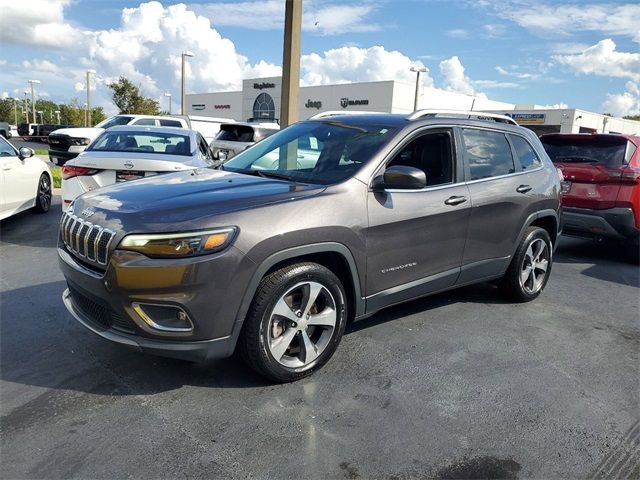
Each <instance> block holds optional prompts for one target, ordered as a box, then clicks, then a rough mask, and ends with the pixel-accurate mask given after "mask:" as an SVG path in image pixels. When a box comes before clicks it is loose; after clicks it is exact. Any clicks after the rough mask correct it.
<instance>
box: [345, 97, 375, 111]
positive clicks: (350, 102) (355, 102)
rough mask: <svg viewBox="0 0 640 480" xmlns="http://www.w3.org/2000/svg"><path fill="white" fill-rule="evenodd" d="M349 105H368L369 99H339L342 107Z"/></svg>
mask: <svg viewBox="0 0 640 480" xmlns="http://www.w3.org/2000/svg"><path fill="white" fill-rule="evenodd" d="M351 105H369V100H349V99H348V98H346V97H343V98H341V99H340V106H341V107H342V108H347V107H350V106H351Z"/></svg>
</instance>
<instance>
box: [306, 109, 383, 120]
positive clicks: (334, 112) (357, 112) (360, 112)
mask: <svg viewBox="0 0 640 480" xmlns="http://www.w3.org/2000/svg"><path fill="white" fill-rule="evenodd" d="M372 113H384V112H368V111H365V110H327V111H326V112H320V113H316V114H315V115H313V116H312V117H309V120H316V119H318V118H325V117H333V116H334V115H369V114H372Z"/></svg>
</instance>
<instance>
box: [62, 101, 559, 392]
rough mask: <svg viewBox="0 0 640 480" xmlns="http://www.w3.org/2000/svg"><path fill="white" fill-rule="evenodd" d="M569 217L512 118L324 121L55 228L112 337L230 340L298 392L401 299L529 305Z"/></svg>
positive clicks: (79, 207) (86, 314)
mask: <svg viewBox="0 0 640 480" xmlns="http://www.w3.org/2000/svg"><path fill="white" fill-rule="evenodd" d="M300 145H303V146H304V151H303V152H300V150H299V148H300V147H299V146H300ZM311 150H312V151H314V152H315V153H314V158H315V163H313V164H310V162H309V161H308V160H307V159H305V161H303V162H298V154H299V153H301V154H302V156H307V155H308V152H309V151H311ZM274 153H275V154H277V156H278V158H279V159H280V162H279V163H278V164H277V165H275V168H272V169H265V168H264V161H263V160H264V158H265V157H269V156H272V155H273V154H274ZM267 163H268V162H267ZM256 165H260V167H259V168H256V167H255V166H256ZM559 216H560V179H559V176H558V174H557V171H556V169H555V167H554V166H553V164H552V163H551V161H550V160H549V157H548V156H547V155H546V153H545V152H544V149H543V148H542V145H541V144H540V141H539V140H538V138H537V137H536V136H535V134H534V133H533V132H531V131H530V130H527V129H525V128H523V127H519V126H517V125H516V124H515V122H513V121H512V120H511V119H509V118H508V117H504V116H500V115H493V114H489V113H482V112H471V113H469V112H467V113H464V118H461V117H460V116H458V117H456V116H450V115H445V116H438V115H434V113H433V112H431V111H425V112H422V111H418V112H415V113H414V114H412V115H410V116H408V117H406V116H403V115H388V114H384V115H344V116H330V117H324V118H320V119H317V120H309V121H302V122H298V123H296V124H294V125H291V126H289V127H288V128H285V129H283V130H281V131H280V132H278V133H275V134H274V135H272V136H270V137H268V138H266V139H265V140H263V141H261V142H260V143H258V144H256V145H254V146H253V147H251V148H249V149H247V150H245V151H243V152H241V153H239V154H238V155H236V156H235V157H234V158H232V159H231V160H229V161H228V162H227V163H225V164H224V165H221V166H220V168H219V169H202V170H194V171H189V172H179V173H174V174H170V175H163V176H161V177H160V176H158V177H152V178H145V179H143V180H138V181H136V182H132V183H130V184H126V185H117V186H112V187H107V188H103V189H101V190H99V191H96V192H90V193H87V194H85V195H82V196H81V197H79V198H77V199H76V200H75V201H74V203H73V204H72V205H71V206H70V207H69V209H68V211H67V212H66V214H65V215H64V216H63V218H62V220H61V224H60V225H61V226H60V240H59V244H58V254H59V263H60V266H61V268H62V271H63V273H64V276H65V278H66V280H67V284H68V289H67V290H66V291H65V292H64V294H63V300H64V303H65V305H66V307H67V309H68V310H69V312H71V314H72V315H73V316H74V317H75V318H76V319H77V320H78V321H79V322H80V323H81V324H83V325H84V326H85V327H87V328H88V329H90V330H92V331H93V332H95V333H97V334H98V335H100V336H102V337H103V338H106V339H108V340H111V341H114V342H116V343H120V344H122V345H127V346H129V347H133V348H136V349H138V350H142V351H147V352H151V353H155V354H160V355H166V356H172V357H178V358H185V359H191V360H205V359H211V358H221V357H226V356H229V355H231V354H232V353H233V352H234V350H235V349H236V346H237V347H238V349H239V353H240V355H241V356H242V357H243V358H244V359H245V360H246V361H247V363H248V364H249V365H251V366H252V367H253V368H255V369H256V370H257V371H258V372H260V373H261V374H263V375H265V376H267V377H269V378H271V379H273V380H275V381H280V382H283V381H293V380H297V379H299V378H302V377H304V376H306V375H309V374H311V373H312V372H313V371H314V370H317V369H319V368H320V367H321V366H322V365H323V364H325V363H326V362H327V361H328V360H329V358H331V356H332V355H333V353H334V352H335V350H336V348H337V346H338V344H339V342H340V339H341V337H342V334H343V332H344V329H345V324H346V322H347V320H351V319H360V318H364V317H367V316H369V315H372V314H374V313H375V312H377V311H378V310H380V309H382V308H385V307H388V306H390V305H394V304H396V303H400V302H404V301H407V300H411V299H414V298H417V297H420V296H424V295H429V294H432V293H435V292H440V291H443V290H447V289H451V288H456V287H459V286H462V285H468V284H472V283H476V282H483V281H489V280H493V281H497V282H499V284H500V286H501V288H502V289H503V290H504V292H505V293H506V294H507V295H508V297H509V298H511V299H513V300H515V301H519V302H523V301H530V300H533V299H535V298H536V297H537V296H538V295H540V293H541V292H542V290H543V288H544V287H545V285H546V283H547V280H548V278H549V274H550V271H551V266H552V258H553V256H552V251H553V249H554V247H555V245H556V237H557V236H558V231H559V223H560V220H559Z"/></svg>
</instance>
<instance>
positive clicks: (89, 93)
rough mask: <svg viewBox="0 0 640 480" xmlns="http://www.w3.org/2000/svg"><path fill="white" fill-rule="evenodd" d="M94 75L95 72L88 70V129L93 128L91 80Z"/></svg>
mask: <svg viewBox="0 0 640 480" xmlns="http://www.w3.org/2000/svg"><path fill="white" fill-rule="evenodd" d="M92 73H96V71H95V70H93V69H89V70H87V127H90V126H91V78H90V77H89V76H90V75H91V74H92Z"/></svg>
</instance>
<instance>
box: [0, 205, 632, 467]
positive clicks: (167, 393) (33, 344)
mask: <svg viewBox="0 0 640 480" xmlns="http://www.w3.org/2000/svg"><path fill="white" fill-rule="evenodd" d="M56 202H57V203H56ZM59 208H60V199H59V197H56V198H55V202H54V205H53V207H52V211H51V212H50V213H49V214H46V215H32V214H29V213H24V214H20V215H17V216H15V217H13V218H10V219H8V220H7V221H4V222H3V223H2V225H1V226H0V228H1V236H2V239H1V240H2V241H1V243H0V273H1V277H0V278H1V284H0V285H1V291H2V294H1V307H0V308H1V326H0V342H1V343H0V360H1V366H0V367H1V368H0V415H1V418H2V423H1V426H2V450H1V451H2V453H1V457H0V460H1V462H2V471H3V477H4V478H24V477H30V478H42V477H54V478H62V477H65V478H67V477H82V478H86V477H96V478H121V477H125V476H132V477H143V476H144V477H177V476H198V477H208V478H211V477H237V478H247V477H258V478H293V477H295V478H325V477H346V478H357V477H365V478H366V477H395V478H407V477H409V478H412V477H427V478H431V477H436V478H437V477H456V476H457V477H478V476H480V477H482V476H489V475H491V474H494V475H498V476H499V475H500V474H502V476H509V475H512V476H520V477H531V476H534V477H558V476H563V477H567V476H571V477H584V476H587V475H590V474H595V475H599V476H602V477H611V476H614V474H618V473H619V474H624V473H631V472H632V470H633V469H634V468H636V469H640V464H639V463H638V460H639V459H638V453H637V448H636V446H637V442H638V436H639V435H640V432H639V430H640V428H638V418H639V413H638V412H639V411H640V408H639V405H638V378H639V377H638V376H639V374H640V371H639V364H640V362H639V360H640V359H639V350H640V331H639V326H638V312H639V305H638V293H639V288H640V279H639V270H638V266H637V265H633V264H631V263H629V262H628V260H627V259H626V257H625V256H624V255H622V254H621V253H620V252H619V251H618V250H616V249H610V248H606V247H595V246H593V244H591V243H590V242H584V241H580V240H575V239H567V238H563V239H562V241H561V244H560V246H559V250H558V252H557V254H556V258H555V264H554V267H553V273H552V275H551V279H550V281H549V284H548V286H547V288H546V290H545V292H544V293H543V295H542V296H541V297H540V298H539V299H538V300H536V301H534V302H531V303H528V304H521V305H514V304H508V303H504V301H503V300H502V299H501V297H500V295H499V294H498V293H497V291H496V290H495V288H494V287H492V286H491V285H487V284H485V285H480V286H475V287H468V288H464V289H462V290H457V291H453V292H448V293H444V294H440V295H437V296H434V297H431V298H427V299H422V300H417V301H414V302H411V303H407V304H405V305H402V306H398V307H394V308H391V309H388V310H385V311H383V312H380V313H378V314H377V315H375V316H373V317H371V318H369V319H367V320H363V321H360V322H358V323H355V324H352V325H351V326H350V327H349V328H348V334H347V335H346V336H345V337H344V339H343V341H342V343H341V345H340V347H339V349H338V351H337V352H336V355H335V356H334V358H333V359H332V360H331V361H330V363H329V364H328V365H327V366H326V367H325V368H323V369H322V370H321V371H319V372H317V373H316V374H314V375H313V376H312V377H310V378H307V379H305V380H302V381H299V382H297V383H294V384H288V385H270V384H268V383H267V382H266V381H265V380H263V379H262V378H261V377H259V376H257V375H256V374H254V373H253V371H252V370H250V369H249V368H247V367H245V366H244V365H243V364H241V363H240V362H239V361H238V360H237V359H234V358H231V359H228V360H224V361H219V362H215V363H212V364H209V365H195V364H189V363H185V362H181V361H176V360H170V359H164V358H157V357H152V356H146V355H142V354H138V353H136V352H132V351H128V350H125V349H123V348H122V347H119V346H117V345H114V344H111V343H109V342H106V341H103V340H102V339H100V338H98V337H97V336H96V335H94V334H93V333H91V332H89V331H87V330H86V329H85V328H83V327H82V326H80V325H79V324H77V323H76V322H75V320H73V319H72V317H71V316H70V315H69V314H68V313H67V312H66V310H65V308H64V306H63V304H62V301H61V299H60V296H61V293H62V291H63V289H64V282H63V278H62V274H61V273H60V271H59V270H58V267H57V260H56V253H55V238H56V231H57V222H58V219H59V215H58V211H59ZM634 427H635V428H634ZM634 452H635V453H634Z"/></svg>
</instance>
